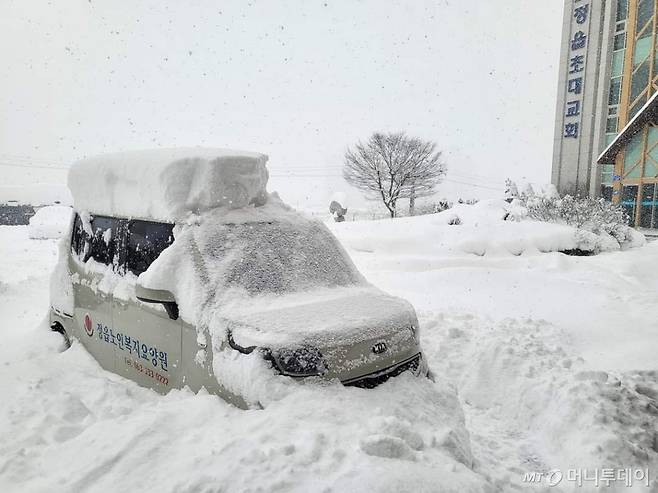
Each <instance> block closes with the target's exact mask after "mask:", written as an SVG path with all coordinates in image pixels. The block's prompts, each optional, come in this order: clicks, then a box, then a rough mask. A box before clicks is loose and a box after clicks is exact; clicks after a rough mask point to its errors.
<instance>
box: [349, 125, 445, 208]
mask: <svg viewBox="0 0 658 493" xmlns="http://www.w3.org/2000/svg"><path fill="white" fill-rule="evenodd" d="M445 172H446V166H445V163H443V162H442V161H441V152H440V151H437V150H436V144H435V143H434V142H429V141H424V140H421V139H418V138H415V137H407V136H406V135H405V134H404V133H403V132H399V133H389V134H384V133H377V132H376V133H374V134H372V136H371V137H370V139H368V141H367V142H366V143H362V142H359V143H357V144H355V145H354V147H353V148H348V149H347V151H346V152H345V164H344V167H343V178H345V181H347V182H348V183H349V184H350V185H353V186H355V187H356V188H358V189H360V190H363V191H364V192H366V193H367V194H370V195H372V196H375V197H377V198H381V200H382V202H384V205H385V206H386V208H387V209H388V211H389V212H390V214H391V217H395V216H396V205H397V201H398V200H399V199H401V198H409V202H410V204H409V205H410V213H411V214H413V207H414V202H415V200H416V198H418V197H424V196H427V195H431V194H432V193H433V192H434V188H435V187H436V185H438V184H439V182H440V181H441V177H442V176H443V175H444V174H445Z"/></svg>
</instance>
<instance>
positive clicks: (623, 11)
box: [617, 0, 628, 24]
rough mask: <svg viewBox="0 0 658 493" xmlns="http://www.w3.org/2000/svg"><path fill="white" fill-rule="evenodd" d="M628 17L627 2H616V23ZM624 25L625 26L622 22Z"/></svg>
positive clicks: (624, 0) (623, 0)
mask: <svg viewBox="0 0 658 493" xmlns="http://www.w3.org/2000/svg"><path fill="white" fill-rule="evenodd" d="M627 16H628V0H617V22H619V21H624V20H626V17H627ZM624 24H626V23H625V22H624Z"/></svg>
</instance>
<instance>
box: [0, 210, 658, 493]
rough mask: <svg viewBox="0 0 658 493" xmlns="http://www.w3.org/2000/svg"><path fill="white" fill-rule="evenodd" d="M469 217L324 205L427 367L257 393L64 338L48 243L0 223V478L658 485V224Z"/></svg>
mask: <svg viewBox="0 0 658 493" xmlns="http://www.w3.org/2000/svg"><path fill="white" fill-rule="evenodd" d="M466 215H467V214H466ZM476 219H477V220H471V221H468V220H466V221H464V224H462V225H459V226H454V225H449V224H448V221H447V220H446V214H445V213H444V214H442V215H432V216H422V217H416V218H405V219H398V220H395V221H390V220H382V221H369V222H368V221H364V222H347V223H329V226H330V228H331V229H332V231H333V232H334V233H335V234H336V236H337V237H338V238H339V239H340V240H341V242H342V243H343V244H344V245H345V247H346V248H347V250H348V252H349V253H350V255H351V256H352V257H353V259H354V260H355V262H356V263H357V265H358V267H359V268H360V269H361V271H362V272H363V273H364V274H365V276H366V277H367V278H368V279H369V280H370V281H371V282H372V283H374V284H376V285H377V286H379V287H381V288H382V289H384V290H386V291H388V292H390V293H392V294H395V295H399V296H402V297H404V298H406V299H408V300H409V301H411V302H412V303H413V304H414V305H415V307H416V309H417V311H418V314H419V318H420V322H421V330H422V334H421V338H422V345H423V348H424V351H425V353H426V355H427V357H428V358H429V363H430V366H431V368H432V369H433V371H434V373H435V374H436V382H434V383H432V382H430V381H429V380H426V379H415V378H412V377H410V376H408V375H402V376H400V377H398V378H395V379H392V380H391V381H389V382H387V383H386V384H384V385H382V386H380V387H378V388H377V389H374V390H361V389H354V388H344V387H342V386H340V385H338V384H327V385H324V386H316V385H300V386H299V389H298V390H297V391H295V392H293V393H292V394H290V395H287V396H286V397H284V398H283V399H282V400H280V401H277V402H274V403H273V404H271V405H270V406H268V407H267V408H266V409H265V410H252V411H241V410H238V409H235V408H233V407H231V406H229V405H227V404H226V403H224V402H223V401H221V400H220V399H218V398H216V397H214V396H210V395H194V394H192V393H190V392H187V391H174V392H172V393H170V394H169V395H168V396H165V397H162V396H159V395H157V394H155V393H154V392H152V391H150V390H146V389H142V388H140V387H138V386H137V385H136V384H134V383H132V382H130V381H128V380H125V379H123V378H121V377H119V376H117V375H114V374H112V373H108V372H105V371H103V370H101V369H100V367H99V366H98V365H97V364H96V363H95V361H94V360H93V359H92V358H91V357H90V356H89V355H88V354H87V353H86V352H85V351H84V349H83V348H82V347H81V346H80V345H79V344H74V345H73V347H72V348H71V349H69V350H68V351H65V352H62V353H60V352H59V347H60V344H61V341H60V336H59V335H57V334H53V333H50V332H49V331H48V330H47V328H46V324H45V316H46V313H47V309H48V277H49V274H50V271H51V270H52V268H53V266H54V263H55V260H56V242H55V240H52V239H44V240H37V239H30V232H29V228H28V227H0V314H1V315H2V320H3V322H4V323H3V329H2V331H3V343H2V344H1V345H0V395H2V400H1V401H0V402H2V405H0V491H2V492H13V491H20V492H42V491H48V492H59V491H62V492H64V491H67V492H68V491H71V492H73V491H99V492H100V491H138V490H141V491H162V492H180V491H193V492H219V491H222V492H224V491H336V492H345V491H355V492H356V491H385V492H401V491H414V492H415V491H431V492H442V491H454V492H466V491H478V492H480V491H482V492H484V491H500V490H502V491H506V490H511V489H519V488H520V489H522V490H523V489H529V490H536V489H537V486H531V485H529V484H527V483H525V484H524V483H523V476H524V474H525V473H527V472H546V471H548V470H550V469H554V468H557V469H560V470H562V471H564V474H565V478H564V479H563V480H562V482H561V483H560V484H559V485H558V486H557V487H554V488H551V489H550V491H573V490H578V491H581V490H580V489H578V488H577V487H576V483H575V482H569V481H568V480H567V478H566V474H567V470H568V469H570V468H614V469H615V470H616V469H618V468H641V469H647V468H648V469H649V474H650V477H651V480H652V481H654V483H652V486H653V488H658V484H657V483H656V482H655V481H656V479H655V478H656V476H658V359H657V358H656V354H657V350H658V315H657V313H658V275H657V273H656V265H657V263H658V262H657V261H658V242H655V243H649V244H647V245H646V246H643V247H639V248H633V249H630V250H628V251H623V252H620V251H617V252H611V253H604V254H600V255H598V256H594V257H568V256H565V255H563V254H560V253H556V252H555V251H553V250H559V249H566V248H569V244H570V243H569V242H571V241H573V240H572V236H571V233H572V232H571V231H569V230H568V228H566V229H565V228H564V227H561V226H555V225H538V224H536V223H509V222H503V221H500V219H499V218H497V217H490V218H488V217H487V216H486V215H479V216H477V218H476ZM33 236H34V235H33ZM46 236H47V235H46ZM543 252H550V253H543ZM644 483H645V480H644V479H636V480H634V485H635V488H634V489H633V488H625V487H623V486H621V487H620V488H619V490H620V491H650V489H647V487H646V486H643V485H644ZM585 484H587V483H585ZM543 486H546V484H544V485H543ZM588 486H589V487H590V489H591V486H592V483H589V484H588Z"/></svg>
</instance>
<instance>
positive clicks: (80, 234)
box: [71, 214, 85, 256]
mask: <svg viewBox="0 0 658 493" xmlns="http://www.w3.org/2000/svg"><path fill="white" fill-rule="evenodd" d="M84 247H85V230H84V228H83V226H82V219H80V216H79V215H78V214H76V215H75V220H74V221H73V233H72V235H71V251H72V252H73V253H75V254H76V255H78V256H79V255H81V254H82V252H83V250H84Z"/></svg>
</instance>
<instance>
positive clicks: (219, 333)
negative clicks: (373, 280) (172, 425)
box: [50, 148, 428, 407]
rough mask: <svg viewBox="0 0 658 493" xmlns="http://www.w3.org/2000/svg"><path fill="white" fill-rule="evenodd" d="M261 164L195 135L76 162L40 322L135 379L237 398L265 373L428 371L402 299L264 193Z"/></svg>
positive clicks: (320, 229) (357, 378) (382, 376)
mask: <svg viewBox="0 0 658 493" xmlns="http://www.w3.org/2000/svg"><path fill="white" fill-rule="evenodd" d="M266 161H267V156H265V155H262V154H256V153H245V152H239V151H227V150H217V149H201V148H193V149H172V150H157V151H141V152H133V153H122V154H112V155H106V156H101V157H99V158H93V159H87V160H84V161H81V162H78V163H76V164H75V165H74V166H73V167H72V169H71V171H70V174H69V187H70V188H71V190H72V192H73V197H74V210H75V212H74V215H73V217H72V219H71V224H72V226H71V233H70V235H67V236H66V237H65V238H64V241H63V242H62V244H61V247H60V261H59V264H58V267H57V269H56V272H55V274H54V275H53V280H52V285H51V304H52V310H51V315H50V319H51V327H52V328H53V330H57V331H59V332H62V333H64V334H65V335H66V337H75V338H76V339H78V340H79V341H80V342H81V343H82V344H83V345H84V346H85V348H86V349H87V350H88V351H89V352H90V353H91V354H92V355H93V356H94V357H95V358H96V359H97V360H98V362H99V363H100V364H101V366H103V367H104V368H105V369H107V370H110V371H113V372H116V373H118V374H120V375H122V376H125V377H127V378H130V379H132V380H135V381H136V382H138V383H139V384H141V385H144V386H148V387H151V388H153V389H155V390H157V391H159V392H163V393H165V392H168V391H169V390H170V389H172V388H180V387H184V386H188V387H190V388H191V389H192V390H194V391H198V390H199V389H201V388H202V387H205V388H206V389H207V390H208V391H210V392H213V393H216V394H218V395H220V396H222V397H223V398H225V399H227V400H228V401H230V402H233V403H234V404H236V405H238V406H240V407H249V406H253V405H258V404H259V398H258V396H257V395H256V394H254V392H252V391H251V390H252V389H253V387H254V385H257V382H254V380H258V379H259V378H262V379H264V380H267V379H268V378H269V379H271V378H273V376H276V375H286V376H289V377H296V378H301V377H314V378H322V379H337V380H340V381H341V382H342V383H343V384H345V385H355V386H359V387H366V388H369V387H374V386H376V385H378V384H379V383H381V382H383V381H385V380H387V379H388V378H390V377H391V376H395V375H398V374H400V373H401V372H403V371H407V370H409V371H411V372H413V373H414V374H416V375H419V376H421V375H422V376H424V375H427V373H428V370H427V365H426V363H425V360H424V358H423V355H422V353H421V349H420V345H419V334H418V320H417V317H416V314H415V311H414V309H413V307H412V306H411V305H410V304H409V303H408V302H406V301H405V300H402V299H400V298H396V297H394V296H390V295H388V294H386V293H384V292H382V291H381V290H379V289H377V288H376V287H374V286H372V285H371V284H369V283H368V282H367V281H366V280H365V279H364V278H363V276H362V275H361V274H360V273H359V272H358V270H357V269H356V267H355V266H354V264H353V263H352V261H351V259H350V258H349V256H348V255H347V253H346V252H345V251H344V250H343V248H342V247H341V245H340V244H339V243H338V241H337V240H336V239H335V237H334V236H333V235H332V234H331V233H330V232H329V230H328V229H327V228H326V226H325V225H324V224H323V223H321V222H319V221H317V220H314V219H311V218H308V217H306V216H304V215H302V214H300V213H298V212H296V211H294V210H292V209H291V208H289V207H288V206H286V205H285V204H283V202H282V201H281V200H280V199H279V198H278V196H277V195H276V194H268V193H267V192H266V190H265V186H266V183H267V176H268V173H267V169H266V167H265V163H266ZM277 378H279V377H277Z"/></svg>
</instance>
